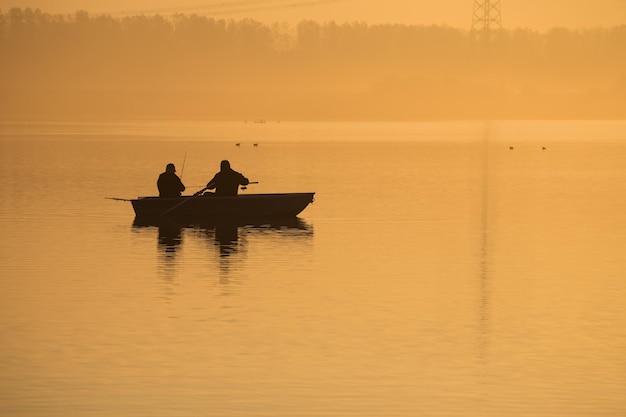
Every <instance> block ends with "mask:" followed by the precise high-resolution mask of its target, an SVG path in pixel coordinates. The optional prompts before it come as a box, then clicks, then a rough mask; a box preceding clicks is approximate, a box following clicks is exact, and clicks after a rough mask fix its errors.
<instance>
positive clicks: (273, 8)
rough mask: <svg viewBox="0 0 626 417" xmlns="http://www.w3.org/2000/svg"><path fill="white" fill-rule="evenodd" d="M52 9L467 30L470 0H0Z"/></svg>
mask: <svg viewBox="0 0 626 417" xmlns="http://www.w3.org/2000/svg"><path fill="white" fill-rule="evenodd" d="M501 6H502V23H503V25H504V26H506V27H529V28H532V29H538V30H545V29H549V28H552V27H557V26H561V27H563V26H564V27H570V28H579V27H595V26H615V25H620V24H626V0H501ZM10 7H22V8H26V7H33V8H40V9H41V10H43V11H47V12H52V13H72V12H74V11H76V10H79V9H82V10H87V11H88V12H90V13H101V12H105V13H115V14H117V13H118V12H124V11H128V12H131V14H139V13H142V12H144V13H146V14H154V13H157V12H158V13H160V14H170V13H175V12H181V13H187V14H190V13H194V12H195V13H202V14H206V15H212V16H215V17H226V18H235V19H243V18H246V17H250V18H253V19H256V20H260V21H263V22H275V21H289V22H299V21H301V20H303V19H313V20H317V21H329V20H334V21H336V22H338V23H341V22H346V21H347V22H354V21H364V22H368V23H403V24H447V25H450V26H454V27H460V28H469V27H470V26H471V19H472V7H473V0H0V8H1V9H2V10H3V11H6V10H7V9H9V8H10Z"/></svg>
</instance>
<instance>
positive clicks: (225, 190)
mask: <svg viewBox="0 0 626 417" xmlns="http://www.w3.org/2000/svg"><path fill="white" fill-rule="evenodd" d="M249 183H250V181H248V179H247V178H246V177H244V176H243V175H241V174H240V173H239V172H237V171H234V170H233V169H232V168H231V167H230V162H228V161H226V160H224V161H222V163H221V164H220V172H218V173H217V174H215V176H214V177H213V179H212V180H211V181H209V183H208V184H207V185H206V188H208V189H209V190H212V189H215V195H216V196H235V195H237V192H238V191H239V186H240V185H248V184H249Z"/></svg>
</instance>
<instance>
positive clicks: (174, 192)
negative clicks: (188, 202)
mask: <svg viewBox="0 0 626 417" xmlns="http://www.w3.org/2000/svg"><path fill="white" fill-rule="evenodd" d="M157 187H158V188H159V197H180V193H182V192H183V191H185V186H184V185H183V182H182V181H181V180H180V178H178V175H176V167H175V166H174V164H167V166H166V167H165V172H164V173H162V174H161V175H159V179H158V180H157Z"/></svg>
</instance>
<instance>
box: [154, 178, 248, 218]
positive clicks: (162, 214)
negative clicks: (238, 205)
mask: <svg viewBox="0 0 626 417" xmlns="http://www.w3.org/2000/svg"><path fill="white" fill-rule="evenodd" d="M258 183H259V182H258V181H252V182H249V183H248V185H250V184H258ZM208 189H209V187H204V188H203V189H201V190H200V191H196V192H195V193H194V194H193V195H192V196H191V197H189V198H186V199H184V200H183V201H181V202H180V203H178V204H176V205H175V206H173V207H170V208H168V209H167V210H165V211H164V212H163V213H161V216H165V215H166V214H168V213H170V212H172V211H174V210H176V209H177V208H178V207H180V206H182V205H183V204H185V203H186V202H187V201H189V200H191V199H193V198H195V197H197V196H199V195H201V194H202V193H203V192H205V191H206V190H208ZM241 189H242V190H245V189H246V187H245V186H243V187H241Z"/></svg>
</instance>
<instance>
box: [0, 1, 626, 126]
mask: <svg viewBox="0 0 626 417" xmlns="http://www.w3.org/2000/svg"><path fill="white" fill-rule="evenodd" d="M472 39H473V38H472V36H471V34H470V33H468V32H467V31H465V30H461V29H457V28H451V27H446V26H422V25H413V26H410V25H398V24H385V25H368V24H365V23H360V22H354V23H350V24H337V23H335V22H325V23H320V22H315V21H302V22H300V23H299V24H298V25H296V26H295V27H291V26H289V25H287V24H281V23H275V24H273V25H265V24H262V23H259V22H256V21H253V20H249V19H245V20H240V21H235V20H227V19H214V18H209V17H205V16H199V15H184V14H176V15H173V16H170V17H164V16H160V15H154V16H144V15H141V16H128V17H123V18H113V17H111V16H107V15H95V16H92V15H90V14H89V13H88V12H86V11H78V12H76V13H75V14H73V15H54V14H49V13H45V12H42V11H40V10H33V9H29V8H27V9H20V8H12V9H10V10H8V11H6V12H3V11H1V10H0V62H2V65H0V114H1V115H2V117H4V118H17V117H35V118H37V117H55V118H87V117H116V118H119V117H124V118H135V117H142V118H143V117H154V118H157V117H158V118H163V117H168V118H240V119H252V118H276V119H289V118H293V119H432V118H444V119H459V118H460V119H467V118H477V117H481V118H482V117H494V118H551V117H558V118H560V117H569V118H617V117H619V118H623V117H625V116H626V107H624V106H623V103H622V100H623V99H622V97H624V96H626V48H624V45H626V25H622V26H617V27H611V28H591V29H584V30H571V29H565V28H554V29H552V30H549V31H547V32H545V33H540V32H537V31H532V30H528V29H522V28H516V29H511V30H505V31H503V32H502V33H501V34H500V36H498V37H497V38H496V39H495V40H494V42H493V43H492V44H491V45H489V48H485V47H484V45H482V44H478V43H475V42H474V41H473V40H472Z"/></svg>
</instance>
